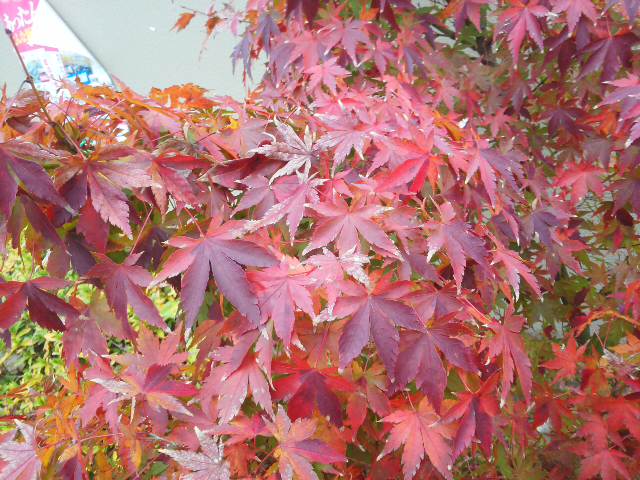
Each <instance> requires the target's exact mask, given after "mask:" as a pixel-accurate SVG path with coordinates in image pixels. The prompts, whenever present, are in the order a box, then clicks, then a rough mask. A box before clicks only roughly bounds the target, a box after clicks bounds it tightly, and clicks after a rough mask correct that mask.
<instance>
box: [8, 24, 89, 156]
mask: <svg viewBox="0 0 640 480" xmlns="http://www.w3.org/2000/svg"><path fill="white" fill-rule="evenodd" d="M4 32H5V33H6V34H7V36H8V37H9V41H10V42H11V46H12V47H13V50H14V51H15V52H16V55H17V56H18V60H19V61H20V66H21V67H22V70H23V71H24V73H25V75H26V76H27V78H26V81H27V83H28V84H29V85H30V86H31V89H32V90H33V93H34V94H35V96H36V99H37V100H38V104H39V105H40V110H42V113H43V114H44V116H45V117H46V121H47V123H48V124H49V126H50V127H51V128H53V131H54V132H55V134H56V137H58V139H59V140H60V141H61V142H63V143H66V144H67V146H68V147H69V148H71V149H72V150H74V151H75V152H76V153H79V154H81V155H82V156H83V157H84V158H85V159H86V156H85V155H84V152H83V151H82V150H81V149H80V147H79V146H78V145H77V144H76V142H74V141H73V139H72V138H71V137H69V135H67V132H65V131H64V129H63V128H62V127H61V126H60V124H59V123H57V122H55V121H54V120H53V118H51V115H49V111H48V110H47V104H46V103H45V101H44V98H42V95H41V93H40V92H39V91H38V89H37V88H36V83H35V82H34V80H33V77H32V76H31V74H30V73H29V70H27V66H26V65H25V63H24V60H23V59H22V55H20V50H18V45H16V41H15V40H14V38H13V32H12V31H11V30H9V29H8V28H7V29H5V31H4Z"/></svg>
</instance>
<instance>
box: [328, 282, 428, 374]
mask: <svg viewBox="0 0 640 480" xmlns="http://www.w3.org/2000/svg"><path fill="white" fill-rule="evenodd" d="M348 285H350V287H347V288H348V289H345V292H344V293H345V295H344V296H342V297H340V298H339V299H338V301H337V302H336V306H335V310H334V313H335V316H336V317H337V318H343V317H346V316H348V315H350V316H351V319H350V320H349V321H348V322H347V323H346V324H345V326H344V329H343V331H342V335H341V336H340V341H339V348H340V368H345V367H346V366H347V365H349V363H350V362H351V361H352V360H353V359H354V358H356V357H357V356H358V355H360V352H362V349H363V348H364V347H365V345H367V343H369V337H373V341H374V342H375V344H376V347H377V350H378V354H379V355H380V357H381V358H382V361H383V362H384V364H385V366H386V368H387V373H388V375H389V376H390V377H393V375H394V372H395V367H396V359H397V357H398V351H399V341H400V334H399V333H398V330H397V329H396V326H401V327H404V328H409V329H414V330H420V329H421V328H422V325H421V324H420V321H419V319H418V316H417V314H416V312H415V310H414V309H413V308H411V307H410V306H408V305H406V304H405V303H403V302H402V301H400V300H399V298H400V297H402V296H403V295H405V294H406V293H408V288H410V285H409V284H408V283H406V282H397V283H395V284H394V283H391V276H390V275H387V276H385V277H382V278H380V279H379V281H378V282H377V284H376V285H375V287H374V288H373V289H371V290H367V289H366V288H365V287H363V286H360V285H356V284H353V283H350V284H348Z"/></svg>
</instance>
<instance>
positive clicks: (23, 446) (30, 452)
mask: <svg viewBox="0 0 640 480" xmlns="http://www.w3.org/2000/svg"><path fill="white" fill-rule="evenodd" d="M15 423H16V427H17V431H19V432H20V434H21V435H22V440H23V441H22V442H17V441H15V440H14V438H15V434H16V431H15V430H14V431H13V432H12V433H11V435H10V436H9V438H8V439H6V440H5V441H4V442H2V443H0V458H1V459H2V460H3V461H4V462H5V463H4V464H2V465H0V480H37V479H38V478H39V477H40V473H41V467H42V462H41V461H40V457H38V452H37V445H36V430H35V428H34V427H32V426H31V425H27V424H26V423H23V422H21V421H20V420H15Z"/></svg>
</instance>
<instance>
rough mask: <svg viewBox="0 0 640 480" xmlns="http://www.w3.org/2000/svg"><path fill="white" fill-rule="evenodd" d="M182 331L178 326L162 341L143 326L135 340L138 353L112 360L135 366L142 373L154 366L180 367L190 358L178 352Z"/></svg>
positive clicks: (116, 356)
mask: <svg viewBox="0 0 640 480" xmlns="http://www.w3.org/2000/svg"><path fill="white" fill-rule="evenodd" d="M181 329H182V326H181V325H178V326H177V327H176V329H175V330H174V331H173V332H171V333H169V335H167V336H166V337H165V339H164V340H163V341H160V339H159V338H158V337H157V336H156V335H154V333H153V332H152V331H151V330H149V329H148V328H146V327H145V326H144V325H141V327H140V330H139V331H138V335H137V338H136V340H135V345H136V349H137V353H124V354H121V355H113V356H112V358H113V359H114V360H115V361H117V362H118V363H120V364H121V365H125V366H127V367H130V366H134V367H135V368H137V369H139V370H142V371H147V370H148V369H149V368H151V366H153V365H161V366H165V365H180V364H182V363H183V362H185V361H186V360H187V358H188V357H189V354H188V353H187V352H178V347H179V345H180V339H181Z"/></svg>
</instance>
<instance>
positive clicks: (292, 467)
mask: <svg viewBox="0 0 640 480" xmlns="http://www.w3.org/2000/svg"><path fill="white" fill-rule="evenodd" d="M266 428H267V430H269V432H270V433H271V435H273V436H274V437H275V439H276V440H277V441H278V447H277V448H276V452H275V453H274V456H275V457H276V458H277V459H278V467H279V468H278V471H279V472H280V476H281V477H282V479H283V480H293V478H294V475H295V478H299V479H300V480H318V475H317V474H316V472H314V470H313V467H312V466H311V462H318V463H324V464H330V463H339V462H344V461H346V458H345V457H344V455H341V454H339V453H337V452H335V451H334V450H333V449H332V448H330V447H329V446H328V445H327V444H326V443H324V442H322V441H320V440H316V439H313V438H311V437H312V436H313V434H314V433H315V431H316V424H315V422H314V421H313V420H308V419H304V420H303V419H298V420H296V421H295V422H293V423H291V420H290V419H289V417H288V415H287V413H286V412H285V411H284V408H283V407H282V405H280V406H278V413H277V414H276V417H275V420H274V421H273V422H267V424H266Z"/></svg>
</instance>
